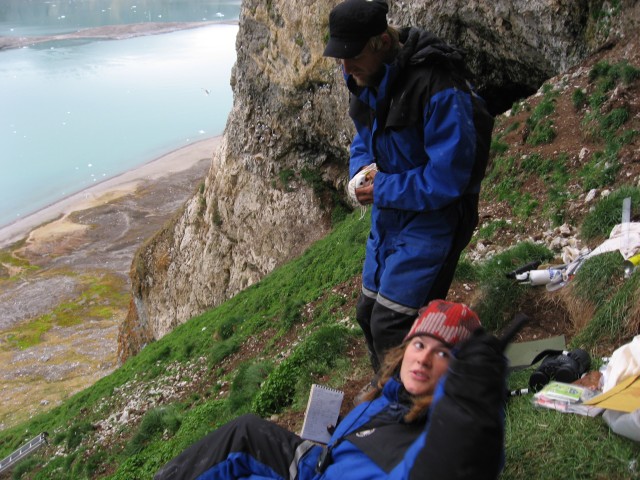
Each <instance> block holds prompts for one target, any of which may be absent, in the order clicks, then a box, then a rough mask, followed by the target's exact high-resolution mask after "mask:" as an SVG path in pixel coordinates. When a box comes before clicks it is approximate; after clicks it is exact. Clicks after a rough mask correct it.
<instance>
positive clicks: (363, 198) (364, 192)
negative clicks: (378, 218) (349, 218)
mask: <svg viewBox="0 0 640 480" xmlns="http://www.w3.org/2000/svg"><path fill="white" fill-rule="evenodd" d="M356 199H357V200H358V203H359V204H360V205H370V204H372V203H373V185H369V186H366V187H362V188H356Z"/></svg>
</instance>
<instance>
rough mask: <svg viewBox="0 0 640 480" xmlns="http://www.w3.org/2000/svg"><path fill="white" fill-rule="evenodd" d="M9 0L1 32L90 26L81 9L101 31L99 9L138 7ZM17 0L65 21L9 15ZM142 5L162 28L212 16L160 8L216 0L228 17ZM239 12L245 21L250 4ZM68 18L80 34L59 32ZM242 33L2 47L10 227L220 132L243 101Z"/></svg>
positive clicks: (1, 206) (221, 28)
mask: <svg viewBox="0 0 640 480" xmlns="http://www.w3.org/2000/svg"><path fill="white" fill-rule="evenodd" d="M3 2H4V3H3V4H2V7H0V34H1V35H11V34H15V33H16V30H19V34H20V35H23V34H24V32H25V31H29V32H30V33H32V34H37V35H49V34H52V33H59V32H64V31H73V30H74V29H77V28H76V27H77V26H78V21H77V20H78V19H75V20H73V19H74V18H75V17H74V15H71V14H70V10H69V8H70V7H69V6H75V10H76V11H81V12H83V14H84V15H85V17H86V18H84V17H83V18H84V19H83V20H82V21H83V22H84V25H83V26H96V25H94V24H92V23H91V21H90V20H88V19H91V18H94V16H92V15H90V13H91V12H94V13H95V9H99V10H100V13H102V10H103V8H105V6H106V5H107V4H117V5H119V7H122V5H123V4H126V3H127V2H116V1H114V2H111V1H106V0H103V1H98V0H91V1H89V0H86V1H84V2H83V1H80V0H76V1H71V0H66V1H65V2H61V5H63V6H64V7H65V8H66V9H67V10H65V11H66V12H67V13H64V14H63V13H61V12H60V10H61V9H60V6H58V5H56V2H54V1H51V2H47V1H41V2H22V1H18V0H15V2H14V1H12V0H3ZM12 3H15V4H16V7H15V8H16V9H19V6H20V5H22V6H24V5H25V4H26V5H31V6H33V5H34V4H37V3H41V4H46V5H47V6H48V8H49V9H50V10H51V9H54V8H55V9H56V11H55V12H54V13H55V14H57V16H55V15H53V16H51V15H50V16H46V17H45V18H46V20H47V21H50V22H54V23H53V25H47V21H45V20H44V19H40V18H37V19H36V20H37V21H34V20H33V18H31V21H30V22H25V24H24V25H23V26H20V25H19V24H18V23H15V22H14V23H12V20H11V18H12V17H11V15H9V14H7V11H6V7H7V6H8V5H9V6H10V4H12ZM134 3H135V2H134ZM139 3H141V4H143V5H144V7H145V9H144V11H145V12H147V13H146V16H147V17H149V18H151V17H153V18H152V21H158V20H159V17H158V15H162V16H163V17H162V18H163V20H164V21H193V20H203V19H207V15H209V14H207V15H204V14H203V13H202V9H200V10H197V12H195V13H192V15H197V18H196V19H194V18H192V17H189V16H188V15H184V16H181V17H180V18H177V19H176V18H173V19H172V17H171V15H170V14H169V13H170V12H169V10H168V9H165V10H162V11H163V12H164V13H162V14H160V13H155V12H156V11H159V10H154V9H153V7H154V5H156V6H157V5H159V6H160V7H161V6H163V5H164V6H167V5H171V4H173V5H175V4H182V5H183V6H184V8H187V6H188V8H194V5H199V6H200V7H203V5H204V4H207V5H208V8H209V10H208V11H209V12H214V11H215V12H216V13H220V12H221V8H220V4H222V3H223V2H211V1H209V2H206V1H200V2H198V1H192V2H169V1H167V0H162V1H156V2H154V1H143V2H139ZM79 4H84V7H85V8H84V9H80V8H78V6H79ZM211 4H215V5H213V6H211ZM234 5H235V8H236V10H234V11H235V12H236V18H237V12H239V3H238V2H236V3H235V4H234ZM41 6H42V5H41ZM2 8H5V10H2ZM158 8H159V7H158ZM133 10H134V9H132V8H129V9H128V13H129V14H131V15H133V13H132V11H133ZM135 10H139V11H142V10H143V9H142V8H141V7H137V8H136V9H135ZM37 11H40V10H37ZM152 11H153V12H154V13H151V12H152ZM111 12H112V13H113V11H112V10H111ZM180 12H181V14H184V13H185V12H184V10H180ZM214 15H215V14H214ZM225 15H226V14H222V13H220V16H219V17H218V18H221V17H225ZM175 16H176V15H175V14H174V17H175ZM228 16H233V14H229V15H228ZM23 17H24V16H23ZM59 17H63V18H60V20H56V19H57V18H59ZM118 18H123V19H124V22H123V23H128V22H129V19H127V18H124V17H123V16H122V15H120V16H118ZM62 20H64V21H65V22H67V23H73V26H72V27H73V28H71V27H70V26H65V27H63V28H58V27H61V25H59V24H56V23H55V21H58V22H61V21H62ZM100 21H103V22H105V21H106V20H105V18H104V17H102V19H101V20H100ZM113 23H115V22H113V21H111V20H109V21H106V24H113ZM10 24H12V25H15V26H14V27H9V25H10ZM54 27H55V28H54ZM11 28H13V31H12V32H7V30H10V29H11ZM237 30H238V27H237V25H234V24H215V25H210V26H203V27H200V28H195V29H189V30H180V31H176V32H172V33H166V34H161V35H150V36H141V37H136V38H131V39H126V40H100V41H98V40H88V39H83V40H67V41H50V42H45V43H40V44H37V45H35V46H32V47H29V48H20V49H13V50H4V51H0V227H2V226H5V225H7V224H9V223H11V222H13V221H15V220H19V219H20V218H22V217H24V216H26V215H28V214H30V213H33V212H35V211H37V210H39V209H41V208H43V207H45V206H47V205H49V204H51V203H54V202H56V201H58V200H60V199H62V198H64V197H66V196H68V195H70V194H73V193H75V192H78V191H80V190H82V189H84V188H86V187H88V186H91V185H92V184H95V183H96V182H100V181H102V180H105V179H107V178H110V177H113V176H116V175H118V174H120V173H122V172H124V171H126V170H129V169H131V168H135V167H136V166H139V165H141V164H144V163H146V162H148V161H150V160H152V159H153V158H156V157H158V156H160V155H162V154H163V153H166V152H168V151H171V150H174V149H176V148H180V147H182V146H186V145H188V144H190V143H193V142H196V141H198V140H202V139H205V138H210V137H213V136H216V135H220V134H221V133H222V132H223V130H224V126H225V123H226V119H227V116H228V114H229V111H230V109H231V105H232V92H231V87H230V85H229V79H230V75H231V68H232V66H233V64H234V62H235V37H236V33H237Z"/></svg>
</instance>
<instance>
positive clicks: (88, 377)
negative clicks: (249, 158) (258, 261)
mask: <svg viewBox="0 0 640 480" xmlns="http://www.w3.org/2000/svg"><path fill="white" fill-rule="evenodd" d="M221 140H222V137H216V138H209V139H206V140H202V141H200V142H197V143H193V144H190V145H189V146H186V147H184V148H180V149H178V150H175V151H173V152H170V153H168V154H166V155H163V156H162V157H160V158H158V159H156V160H154V161H151V162H149V163H147V164H145V165H142V166H141V167H139V168H136V169H134V170H131V171H128V172H126V173H123V174H122V175H119V176H117V177H114V178H112V179H109V180H106V181H104V182H102V183H99V184H97V185H94V186H92V187H90V188H88V189H86V190H83V191H82V192H79V193H77V194H75V195H72V196H70V197H67V198H65V199H64V200H61V201H60V202H57V203H56V204H54V205H51V206H49V207H47V208H45V209H43V210H41V211H39V212H37V213H35V214H33V215H30V216H28V217H26V218H23V219H21V220H20V221H18V222H14V223H13V224H11V225H9V226H7V227H4V228H2V229H0V249H4V250H5V251H10V252H12V255H14V256H15V257H17V258H20V259H22V260H23V261H26V262H28V265H29V267H28V268H22V267H21V266H20V265H17V266H16V265H12V264H11V263H10V262H9V263H4V262H0V318H1V319H2V321H1V322H0V392H1V394H2V398H3V402H2V407H1V408H0V429H2V428H4V427H7V426H10V425H12V424H15V423H16V422H18V421H20V420H23V419H25V418H26V417H30V416H32V415H34V414H36V413H39V412H41V411H43V410H45V409H48V408H50V407H52V406H55V405H56V404H58V403H59V402H60V401H61V400H62V399H64V398H66V397H67V396H68V395H71V394H73V393H75V392H77V391H79V390H82V389H83V388H86V387H87V386H89V385H91V384H92V383H94V382H95V381H97V380H98V379H99V378H101V377H103V376H105V375H108V374H109V373H111V372H112V371H113V369H114V368H116V367H117V364H116V350H117V331H118V325H119V323H120V322H121V321H122V320H123V319H124V317H125V316H126V307H127V305H128V301H127V300H126V299H125V300H124V301H120V303H117V302H116V301H115V300H113V299H107V300H105V299H102V298H96V299H89V300H82V298H84V297H83V296H82V295H85V294H86V291H87V289H88V288H90V284H92V283H93V284H95V283H96V282H97V283H100V282H111V283H113V282H114V279H115V283H116V284H117V285H118V289H119V290H120V293H118V295H121V296H122V297H125V298H126V297H128V294H129V291H130V283H129V269H130V266H131V262H132V259H133V255H134V253H135V251H136V249H137V248H138V247H139V246H140V245H141V244H142V243H143V242H144V241H145V240H147V239H148V238H149V237H151V236H152V235H153V234H154V233H155V232H156V231H157V230H159V229H160V228H161V227H162V225H163V224H164V223H165V222H166V221H167V220H169V219H170V218H171V217H172V216H173V215H174V214H175V212H176V211H177V210H178V209H180V207H181V206H182V205H183V204H184V202H185V201H186V200H187V199H189V198H190V197H191V196H192V195H193V194H194V192H195V191H196V190H197V188H198V187H199V185H200V184H201V183H202V182H203V181H204V178H205V176H206V173H207V171H208V169H209V167H210V165H211V159H212V156H213V153H214V151H215V150H216V149H217V148H218V147H219V146H220V144H221ZM0 253H2V252H1V251H0ZM4 258H6V257H4ZM88 285H89V286H88ZM79 299H80V300H79ZM79 301H80V302H85V301H86V302H87V303H91V302H95V303H100V302H103V303H104V302H106V303H107V307H109V308H111V311H113V312H114V313H113V315H111V316H110V317H109V318H106V319H101V318H82V319H78V322H79V323H77V324H75V325H72V326H65V325H60V324H59V322H58V323H56V322H55V321H52V325H53V327H52V328H50V329H49V330H47V332H46V333H45V334H44V335H43V336H42V338H41V340H40V341H38V342H36V343H35V344H34V345H30V346H28V347H27V348H21V347H18V348H16V345H15V341H14V339H15V338H16V337H17V336H19V335H21V334H24V332H25V331H27V332H28V331H30V327H28V325H29V322H31V321H33V319H34V318H37V317H39V316H42V315H46V314H48V313H50V312H51V311H52V310H53V309H55V308H59V306H60V305H61V304H63V303H64V302H70V303H78V302H79ZM109 303H110V304H109ZM116 303H117V305H116ZM31 330H32V329H31Z"/></svg>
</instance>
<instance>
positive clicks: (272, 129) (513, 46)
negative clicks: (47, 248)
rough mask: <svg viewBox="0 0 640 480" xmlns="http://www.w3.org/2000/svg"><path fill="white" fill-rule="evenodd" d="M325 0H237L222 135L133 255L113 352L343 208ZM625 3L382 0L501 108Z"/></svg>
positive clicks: (276, 261) (342, 115) (198, 304)
mask: <svg viewBox="0 0 640 480" xmlns="http://www.w3.org/2000/svg"><path fill="white" fill-rule="evenodd" d="M336 3H337V1H336V0H296V1H295V2H294V1H293V0H245V1H244V2H243V5H242V13H241V18H240V29H239V33H238V37H237V41H236V45H237V47H236V49H237V62H236V66H235V68H234V72H233V75H232V79H231V82H232V87H233V92H234V106H233V110H232V112H231V114H230V116H229V120H228V123H227V127H226V130H225V135H224V142H223V146H222V148H221V149H220V150H219V151H217V152H215V154H214V158H213V159H212V164H211V168H210V170H209V173H208V175H207V177H206V179H205V181H204V183H203V185H202V187H201V188H200V190H199V192H197V194H196V195H195V196H194V197H193V198H191V199H190V200H189V201H188V202H187V203H186V205H185V206H184V208H183V210H182V211H181V212H179V213H178V214H177V215H176V217H175V219H174V220H173V221H171V222H169V223H168V224H167V225H165V227H164V228H163V229H162V230H161V231H160V232H158V234H156V235H155V236H154V237H153V238H151V239H150V240H149V241H148V242H147V243H146V244H145V245H144V246H143V247H142V248H141V249H140V250H139V251H138V253H137V255H136V258H135V260H134V262H133V265H132V268H131V277H132V285H133V292H132V296H133V299H132V302H131V305H130V309H129V314H128V316H127V319H126V321H125V322H124V323H123V324H122V325H121V328H120V332H119V357H120V360H124V359H126V358H127V357H128V356H130V355H133V354H135V353H136V352H137V351H139V349H140V348H142V346H143V345H144V344H146V343H148V342H149V341H153V340H155V339H158V338H160V337H162V336H163V335H165V334H166V333H167V332H169V331H171V330H172V329H173V328H174V327H176V326H177V325H179V324H180V323H183V322H185V321H186V320H188V319H189V318H191V317H192V316H194V315H197V314H199V313H201V312H203V311H204V310H206V309H208V308H211V307H212V306H215V305H218V304H220V303H221V302H223V301H224V300H226V299H228V298H230V297H232V296H233V295H235V294H236V293H238V292H239V291H241V290H242V289H244V288H246V287H248V286H250V285H251V284H253V283H255V282H257V281H258V280H259V279H260V278H262V277H263V276H264V275H266V274H267V273H269V272H270V271H272V270H273V269H274V268H275V267H277V266H278V265H281V264H282V263H284V262H286V261H287V260H289V259H291V258H293V257H295V256H297V255H299V254H300V253H301V252H302V251H303V250H304V249H305V248H306V247H307V246H309V245H310V244H311V243H312V242H314V241H315V240H317V239H318V238H321V237H322V236H323V235H325V234H326V232H327V231H328V229H329V228H330V227H331V222H332V216H339V214H340V212H344V210H345V209H347V208H348V205H347V204H346V200H345V194H344V187H345V185H346V182H347V164H348V146H349V143H350V140H351V135H352V133H353V130H352V125H351V123H350V120H349V119H348V117H347V113H346V112H347V100H348V96H347V93H346V89H345V88H344V86H343V84H342V77H341V73H340V71H339V69H338V68H337V67H336V65H335V63H334V62H333V61H332V60H329V59H324V58H322V50H323V46H324V42H325V39H326V35H327V30H328V28H327V19H328V14H329V11H330V9H331V8H332V7H333V5H335V4H336ZM635 3H636V2H634V1H632V0H628V1H627V2H614V4H615V5H616V6H615V8H614V7H611V6H610V5H609V4H608V3H606V2H602V1H598V0H533V1H521V0H502V1H497V2H494V1H488V0H487V1H482V0H476V1H473V0H472V1H468V0H466V1H454V2H451V1H447V2H444V1H426V0H421V1H414V2H390V6H391V11H390V21H391V23H393V24H395V25H399V26H400V25H409V24H411V25H419V26H423V27H425V28H427V29H429V30H432V31H434V32H435V33H437V34H439V35H441V36H442V37H444V38H446V39H447V40H448V41H449V42H451V43H452V44H454V45H457V46H459V47H461V48H463V49H464V50H465V51H466V52H467V58H468V62H469V64H470V66H471V68H472V70H473V71H474V73H476V75H477V85H478V88H479V90H480V92H481V93H482V94H483V95H484V96H485V98H487V99H488V101H489V102H490V105H491V107H492V110H493V111H494V112H499V111H504V110H505V109H507V108H509V107H510V106H511V104H512V103H513V101H514V100H516V99H518V98H521V97H524V96H527V95H529V94H531V93H532V92H535V91H536V90H537V88H538V87H539V86H540V84H541V83H542V82H543V81H544V80H545V79H547V78H549V77H550V76H552V75H555V74H557V73H560V72H562V71H564V70H565V69H566V68H567V67H569V66H571V65H573V64H575V63H577V62H578V61H579V60H581V59H582V58H584V57H585V56H586V55H587V54H589V53H592V52H593V51H595V50H596V49H597V48H599V47H600V46H601V45H603V44H604V42H605V40H609V41H611V40H615V39H616V38H619V37H621V36H623V35H624V33H625V28H628V26H626V27H625V25H624V22H625V21H627V19H628V17H626V16H625V15H621V14H620V11H621V10H625V9H632V8H633V9H636V10H637V9H638V6H637V5H635ZM637 17H638V16H637V15H636V17H635V18H637Z"/></svg>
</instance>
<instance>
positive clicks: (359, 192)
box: [355, 170, 378, 205]
mask: <svg viewBox="0 0 640 480" xmlns="http://www.w3.org/2000/svg"><path fill="white" fill-rule="evenodd" d="M376 173H378V171H377V170H372V171H370V172H367V176H366V179H367V185H366V186H364V187H360V188H356V190H355V192H356V199H357V200H358V203H359V204H360V205H370V204H372V203H373V179H374V178H375V176H376Z"/></svg>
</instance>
